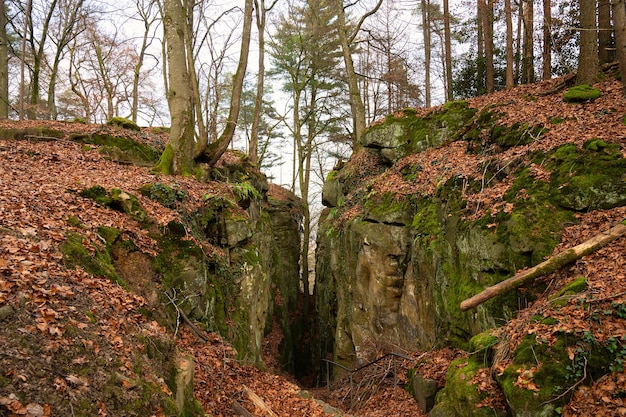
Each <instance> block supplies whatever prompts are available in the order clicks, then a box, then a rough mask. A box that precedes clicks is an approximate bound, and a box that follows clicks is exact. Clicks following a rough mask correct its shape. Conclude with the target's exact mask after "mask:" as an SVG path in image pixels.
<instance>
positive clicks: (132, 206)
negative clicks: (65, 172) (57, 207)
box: [79, 185, 152, 227]
mask: <svg viewBox="0 0 626 417" xmlns="http://www.w3.org/2000/svg"><path fill="white" fill-rule="evenodd" d="M79 195H80V196H81V197H85V198H90V199H92V200H94V201H95V202H96V203H98V204H99V205H101V206H104V207H108V208H110V209H113V210H117V211H120V212H122V213H126V214H128V215H129V216H130V217H131V218H132V219H134V220H135V221H137V222H138V223H139V224H141V226H142V227H148V226H150V224H152V220H151V219H150V217H149V216H148V213H146V211H145V210H144V209H143V208H142V207H141V204H140V203H139V200H137V197H135V196H134V195H132V194H130V193H127V192H125V191H123V190H120V189H119V188H112V189H111V190H110V191H107V189H106V188H104V187H102V186H100V185H95V186H93V187H91V188H86V189H84V190H82V191H80V193H79Z"/></svg>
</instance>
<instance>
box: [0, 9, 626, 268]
mask: <svg viewBox="0 0 626 417" xmlns="http://www.w3.org/2000/svg"><path fill="white" fill-rule="evenodd" d="M0 6H1V8H2V10H0V17H1V18H2V21H0V118H10V119H51V120H66V121H72V122H84V123H101V124H104V123H106V122H108V121H110V120H112V119H114V118H116V117H123V118H126V119H129V120H131V121H133V122H135V123H138V124H140V125H143V126H152V127H156V126H167V128H168V129H169V132H170V140H169V142H168V145H167V148H165V152H164V156H163V157H162V159H161V162H160V163H159V165H158V166H157V169H159V170H160V171H162V172H164V173H174V174H192V173H193V170H194V166H195V165H196V164H207V165H209V166H210V165H212V164H215V162H216V161H217V160H218V159H219V157H220V156H221V154H222V153H223V152H224V151H225V150H226V149H228V147H231V148H236V149H239V150H241V151H243V152H245V153H246V154H248V157H249V158H250V160H251V161H252V162H253V163H256V164H258V165H259V166H260V167H261V169H262V170H263V171H264V172H266V173H267V175H268V176H269V177H270V179H273V180H274V181H275V182H278V183H280V184H282V185H285V186H286V187H287V188H290V189H291V190H293V191H294V192H296V193H298V194H299V195H300V196H301V197H302V199H303V203H304V205H305V222H304V224H305V231H304V233H305V236H304V238H305V239H304V241H305V242H308V241H309V237H310V236H313V235H314V233H313V230H312V225H313V224H315V223H316V222H315V216H316V213H317V212H318V211H319V208H320V206H319V200H320V191H321V186H322V183H323V181H324V178H325V176H326V174H327V173H328V171H330V169H331V168H332V167H333V166H334V165H335V164H336V163H341V162H340V161H341V160H342V159H347V158H348V157H349V155H350V153H351V151H352V150H353V147H354V146H355V145H354V144H356V139H357V138H358V137H359V136H360V135H361V133H362V132H363V131H364V129H365V128H366V126H368V125H369V124H371V123H372V122H374V121H376V120H379V119H380V118H383V117H384V116H385V115H387V114H392V113H394V112H397V111H399V110H402V109H404V108H407V107H430V106H432V105H438V104H442V103H444V102H446V101H451V100H457V99H463V98H467V97H472V96H476V95H480V94H483V93H487V92H492V91H496V90H501V89H505V88H510V87H512V86H514V85H518V84H524V83H532V82H535V81H536V80H539V79H550V78H553V77H558V76H563V75H566V74H572V73H573V72H574V71H577V80H576V81H577V83H578V84H593V83H594V82H596V81H597V80H598V77H600V76H601V72H600V66H601V65H602V64H604V63H609V62H612V61H614V60H615V59H617V58H620V57H621V56H622V55H624V54H623V53H622V52H623V51H625V48H624V45H626V41H625V40H624V37H625V36H624V30H625V24H624V20H625V18H624V15H625V14H626V9H625V6H624V0H614V1H613V2H610V1H609V0H578V1H576V0H573V1H565V0H542V1H541V2H538V1H533V0H502V1H497V0H476V1H466V0H462V1H453V2H451V4H449V0H441V2H439V1H438V0H414V1H406V0H402V1H389V0H387V1H384V0H378V1H377V2H376V0H356V1H354V2H343V1H339V0H308V1H306V0H274V1H271V2H266V0H241V1H239V2H233V1H230V2H219V1H215V0H210V1H194V0H134V1H130V0H123V1H122V2H110V1H109V2H101V1H94V0H4V1H1V2H0ZM624 72H625V71H624V70H622V73H624ZM163 145H164V147H165V145H166V144H163ZM305 246H308V243H305ZM303 250H304V252H303V253H307V251H308V247H307V248H303ZM305 267H306V266H305Z"/></svg>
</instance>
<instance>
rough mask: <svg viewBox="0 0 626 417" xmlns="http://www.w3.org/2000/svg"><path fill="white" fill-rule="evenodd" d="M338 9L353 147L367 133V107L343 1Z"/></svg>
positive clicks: (337, 2) (337, 4)
mask: <svg viewBox="0 0 626 417" xmlns="http://www.w3.org/2000/svg"><path fill="white" fill-rule="evenodd" d="M335 3H336V7H337V31H338V33H339V41H340V43H341V52H342V54H343V60H344V64H345V66H346V75H347V78H348V94H349V95H350V100H349V101H350V110H351V112H352V129H353V132H352V134H353V138H352V141H353V147H356V144H357V142H358V140H359V138H360V137H361V135H362V134H363V132H364V131H365V127H366V125H365V105H364V104H363V99H362V98H361V92H360V90H359V80H358V77H357V75H356V71H355V70H354V61H353V60H352V49H351V47H350V39H349V36H348V28H347V27H346V12H345V10H344V8H343V2H342V1H341V0H335Z"/></svg>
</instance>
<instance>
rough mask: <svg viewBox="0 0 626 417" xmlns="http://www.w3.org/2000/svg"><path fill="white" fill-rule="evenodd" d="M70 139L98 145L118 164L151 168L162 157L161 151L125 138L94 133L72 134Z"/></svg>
mask: <svg viewBox="0 0 626 417" xmlns="http://www.w3.org/2000/svg"><path fill="white" fill-rule="evenodd" d="M69 139H70V140H72V141H74V142H78V143H85V144H91V145H98V146H99V149H100V150H99V152H100V153H101V154H103V155H105V156H107V157H109V158H111V159H112V160H114V161H118V162H124V163H131V164H137V165H150V166H151V165H154V164H155V163H156V162H157V161H158V160H159V158H160V156H161V152H160V151H159V150H157V149H155V148H153V147H151V146H148V145H145V144H143V143H140V142H137V141H135V140H133V139H130V138H126V137H123V136H113V135H108V134H103V133H94V134H91V135H89V134H85V133H72V134H70V136H69Z"/></svg>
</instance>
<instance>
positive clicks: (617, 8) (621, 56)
mask: <svg viewBox="0 0 626 417" xmlns="http://www.w3.org/2000/svg"><path fill="white" fill-rule="evenodd" d="M612 6H613V23H614V25H615V52H616V55H617V60H618V62H619V72H620V74H626V5H625V4H624V0H613V2H612ZM622 84H623V85H624V95H625V96H626V77H625V76H624V75H622Z"/></svg>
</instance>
